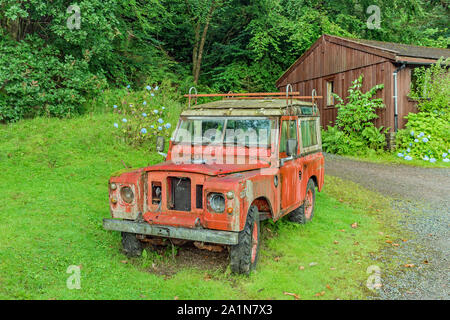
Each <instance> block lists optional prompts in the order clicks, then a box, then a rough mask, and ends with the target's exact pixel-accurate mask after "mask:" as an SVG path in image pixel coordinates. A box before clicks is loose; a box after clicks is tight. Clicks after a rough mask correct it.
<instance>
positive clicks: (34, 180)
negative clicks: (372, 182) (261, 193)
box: [0, 114, 389, 299]
mask: <svg viewBox="0 0 450 320" xmlns="http://www.w3.org/2000/svg"><path fill="white" fill-rule="evenodd" d="M172 117H176V115H172ZM112 122H113V118H112V115H110V114H94V115H86V116H83V117H78V118H74V119H71V120H58V119H47V118H37V119H34V120H25V121H21V122H19V123H17V124H13V125H7V126H5V125H3V126H0V172H2V178H1V179H0V189H1V190H2V192H1V193H0V298H1V299H174V297H178V298H179V299H294V297H293V296H291V295H286V294H284V292H288V293H295V294H297V295H299V296H300V298H302V299H336V298H340V299H356V298H364V297H365V296H366V295H367V294H369V290H368V289H367V288H366V286H365V283H366V280H367V278H368V276H369V275H368V274H367V273H366V270H367V267H368V266H370V265H372V264H377V265H379V266H380V267H382V265H381V264H380V262H377V261H373V260H372V259H371V253H373V252H376V251H377V250H379V249H380V247H382V246H383V245H385V243H384V240H385V239H384V238H383V235H381V234H380V232H381V231H384V232H385V231H386V230H385V228H387V227H386V225H389V224H384V220H385V218H383V217H386V214H388V213H389V209H388V204H387V201H386V200H385V199H383V198H381V197H380V196H378V195H376V194H374V193H371V192H368V191H366V190H364V189H361V188H359V187H358V186H357V185H355V184H352V183H347V182H343V181H341V180H339V179H336V178H332V177H328V176H327V177H326V185H325V187H324V190H323V192H321V193H319V194H318V195H317V198H316V199H317V200H316V201H317V202H316V204H317V206H316V212H315V218H314V221H313V222H312V223H310V224H308V225H295V224H293V223H290V222H287V221H286V220H285V219H283V220H282V221H279V222H278V223H276V224H273V223H270V222H265V224H264V228H263V231H264V238H265V239H264V243H263V245H262V248H261V250H262V251H261V255H260V260H259V265H258V268H257V270H256V272H254V273H253V274H252V275H251V276H250V277H249V278H247V277H244V276H236V275H232V274H230V272H229V269H226V270H225V272H224V271H223V270H212V269H204V268H202V267H201V265H200V266H199V267H192V266H183V265H177V266H176V268H177V272H176V273H173V274H172V275H170V276H163V275H158V274H155V273H154V272H151V269H152V267H153V264H154V263H155V264H158V265H169V266H170V265H171V264H172V267H174V266H173V264H174V262H172V260H171V259H172V258H171V256H170V255H164V254H160V253H152V252H148V254H146V257H144V258H140V259H127V258H126V257H125V256H124V255H122V254H121V252H120V248H121V243H120V235H119V233H117V232H110V231H105V230H103V229H102V219H103V218H105V217H109V209H108V190H107V181H108V178H109V176H110V174H111V173H112V172H114V171H117V170H119V169H121V168H122V167H123V165H122V163H121V160H123V161H125V162H126V163H127V164H128V165H130V166H133V167H137V166H144V165H148V164H149V163H156V162H158V161H161V160H162V157H161V156H160V155H157V154H154V153H153V154H152V153H150V152H149V151H147V150H146V149H145V148H141V149H133V148H130V147H127V146H126V145H124V144H122V143H117V142H115V140H114V138H113V130H114V128H113V126H112ZM354 222H357V227H356V228H352V227H351V224H353V223H354ZM182 250H185V249H184V248H182V247H181V248H177V251H178V252H180V251H182ZM70 265H77V266H81V289H80V290H69V289H68V288H67V287H66V280H67V278H68V277H69V274H67V273H66V270H67V268H68V267H69V266H70Z"/></svg>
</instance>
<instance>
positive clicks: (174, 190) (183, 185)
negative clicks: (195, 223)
mask: <svg viewBox="0 0 450 320" xmlns="http://www.w3.org/2000/svg"><path fill="white" fill-rule="evenodd" d="M169 186H170V190H171V194H170V199H169V208H170V209H172V210H178V211H191V179H189V178H175V177H170V178H169Z"/></svg>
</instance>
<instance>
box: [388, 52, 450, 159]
mask: <svg viewBox="0 0 450 320" xmlns="http://www.w3.org/2000/svg"><path fill="white" fill-rule="evenodd" d="M449 62H450V59H447V60H446V61H445V62H443V60H442V59H441V60H439V61H438V62H437V63H436V64H434V65H432V66H431V67H430V68H418V69H416V70H414V75H415V76H416V77H417V80H416V85H415V87H413V88H412V89H411V92H410V96H411V97H413V98H416V99H418V101H419V104H418V108H419V110H420V112H419V113H417V114H415V113H410V114H408V116H407V117H406V118H407V119H408V122H407V123H406V129H403V130H399V131H398V133H397V138H396V140H397V147H398V149H399V152H398V154H397V155H398V156H399V157H401V158H404V159H405V160H412V159H414V158H416V159H422V160H424V161H430V162H432V163H433V162H436V161H438V160H442V161H444V162H450V159H449V158H448V154H449V153H450V150H449V149H450V141H449V140H450V110H449V106H450V74H449V72H448V70H447V68H448V65H449Z"/></svg>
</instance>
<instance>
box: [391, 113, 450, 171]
mask: <svg viewBox="0 0 450 320" xmlns="http://www.w3.org/2000/svg"><path fill="white" fill-rule="evenodd" d="M407 119H408V122H407V123H406V128H405V129H403V130H399V131H398V132H397V137H396V140H397V148H398V150H399V153H398V156H399V157H401V158H404V159H406V160H412V159H422V160H425V161H430V162H431V163H433V162H436V161H439V160H442V161H444V162H448V161H449V160H450V157H449V154H450V115H449V113H446V114H444V115H436V114H434V113H428V112H419V113H417V114H416V113H410V114H409V115H408V116H407ZM408 156H409V157H408ZM445 159H447V160H445Z"/></svg>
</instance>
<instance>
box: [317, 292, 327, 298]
mask: <svg viewBox="0 0 450 320" xmlns="http://www.w3.org/2000/svg"><path fill="white" fill-rule="evenodd" d="M324 294H325V291H322V292H318V293H316V294H315V296H316V297H320V296H323V295H324Z"/></svg>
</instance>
